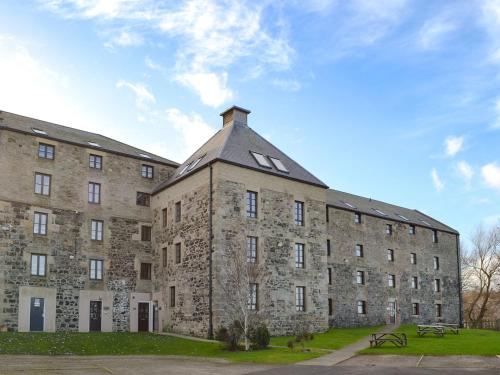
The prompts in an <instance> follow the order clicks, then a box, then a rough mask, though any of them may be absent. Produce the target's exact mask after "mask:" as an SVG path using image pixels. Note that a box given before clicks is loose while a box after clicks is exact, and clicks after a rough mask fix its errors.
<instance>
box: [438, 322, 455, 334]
mask: <svg viewBox="0 0 500 375" xmlns="http://www.w3.org/2000/svg"><path fill="white" fill-rule="evenodd" d="M436 325H437V326H440V327H443V328H444V331H445V332H446V331H450V332H451V333H454V334H455V335H458V328H459V327H460V326H459V325H458V324H456V323H436Z"/></svg>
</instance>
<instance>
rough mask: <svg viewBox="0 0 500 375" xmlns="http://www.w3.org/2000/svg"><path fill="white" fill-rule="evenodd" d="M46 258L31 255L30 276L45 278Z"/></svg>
mask: <svg viewBox="0 0 500 375" xmlns="http://www.w3.org/2000/svg"><path fill="white" fill-rule="evenodd" d="M46 265H47V256H46V255H42V254H31V274H32V275H33V276H45V268H46V267H45V266H46Z"/></svg>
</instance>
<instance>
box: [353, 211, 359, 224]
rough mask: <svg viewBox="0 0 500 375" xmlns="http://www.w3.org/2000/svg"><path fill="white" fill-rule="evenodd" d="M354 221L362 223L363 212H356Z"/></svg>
mask: <svg viewBox="0 0 500 375" xmlns="http://www.w3.org/2000/svg"><path fill="white" fill-rule="evenodd" d="M354 222H355V223H356V224H361V214H360V213H359V212H355V213H354Z"/></svg>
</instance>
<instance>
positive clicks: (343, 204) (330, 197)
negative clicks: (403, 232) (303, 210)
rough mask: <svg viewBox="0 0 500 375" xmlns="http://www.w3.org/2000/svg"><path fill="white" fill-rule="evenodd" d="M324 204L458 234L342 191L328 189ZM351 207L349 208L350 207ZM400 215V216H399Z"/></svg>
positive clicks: (424, 217)
mask: <svg viewBox="0 0 500 375" xmlns="http://www.w3.org/2000/svg"><path fill="white" fill-rule="evenodd" d="M326 196H327V198H326V203H327V205H330V206H334V207H338V208H341V209H344V210H348V211H353V212H360V213H362V214H363V213H364V214H368V215H372V216H376V217H380V218H385V219H388V220H393V221H399V222H403V223H408V224H415V225H418V226H421V227H426V228H431V229H437V230H440V231H445V232H451V233H454V234H458V232H457V231H456V230H455V229H453V228H451V227H449V226H447V225H445V224H443V223H441V222H440V221H437V220H436V219H433V218H432V217H430V216H427V215H426V214H424V213H422V212H420V211H418V210H412V209H409V208H404V207H399V206H395V205H393V204H390V203H385V202H381V201H377V200H375V199H371V198H365V197H361V196H359V195H354V194H349V193H344V192H342V191H338V190H333V189H328V190H327V193H326ZM349 205H351V206H353V207H351V206H349ZM375 209H377V210H379V211H381V212H382V213H384V214H385V215H383V214H381V213H379V212H377V211H375ZM399 215H401V216H399Z"/></svg>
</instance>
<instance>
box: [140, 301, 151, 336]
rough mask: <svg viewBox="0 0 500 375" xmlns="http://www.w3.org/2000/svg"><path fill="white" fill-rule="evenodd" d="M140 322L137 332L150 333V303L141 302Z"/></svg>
mask: <svg viewBox="0 0 500 375" xmlns="http://www.w3.org/2000/svg"><path fill="white" fill-rule="evenodd" d="M138 308H139V313H138V318H139V322H138V324H137V330H138V331H139V332H148V331H149V302H139V306H138Z"/></svg>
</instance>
